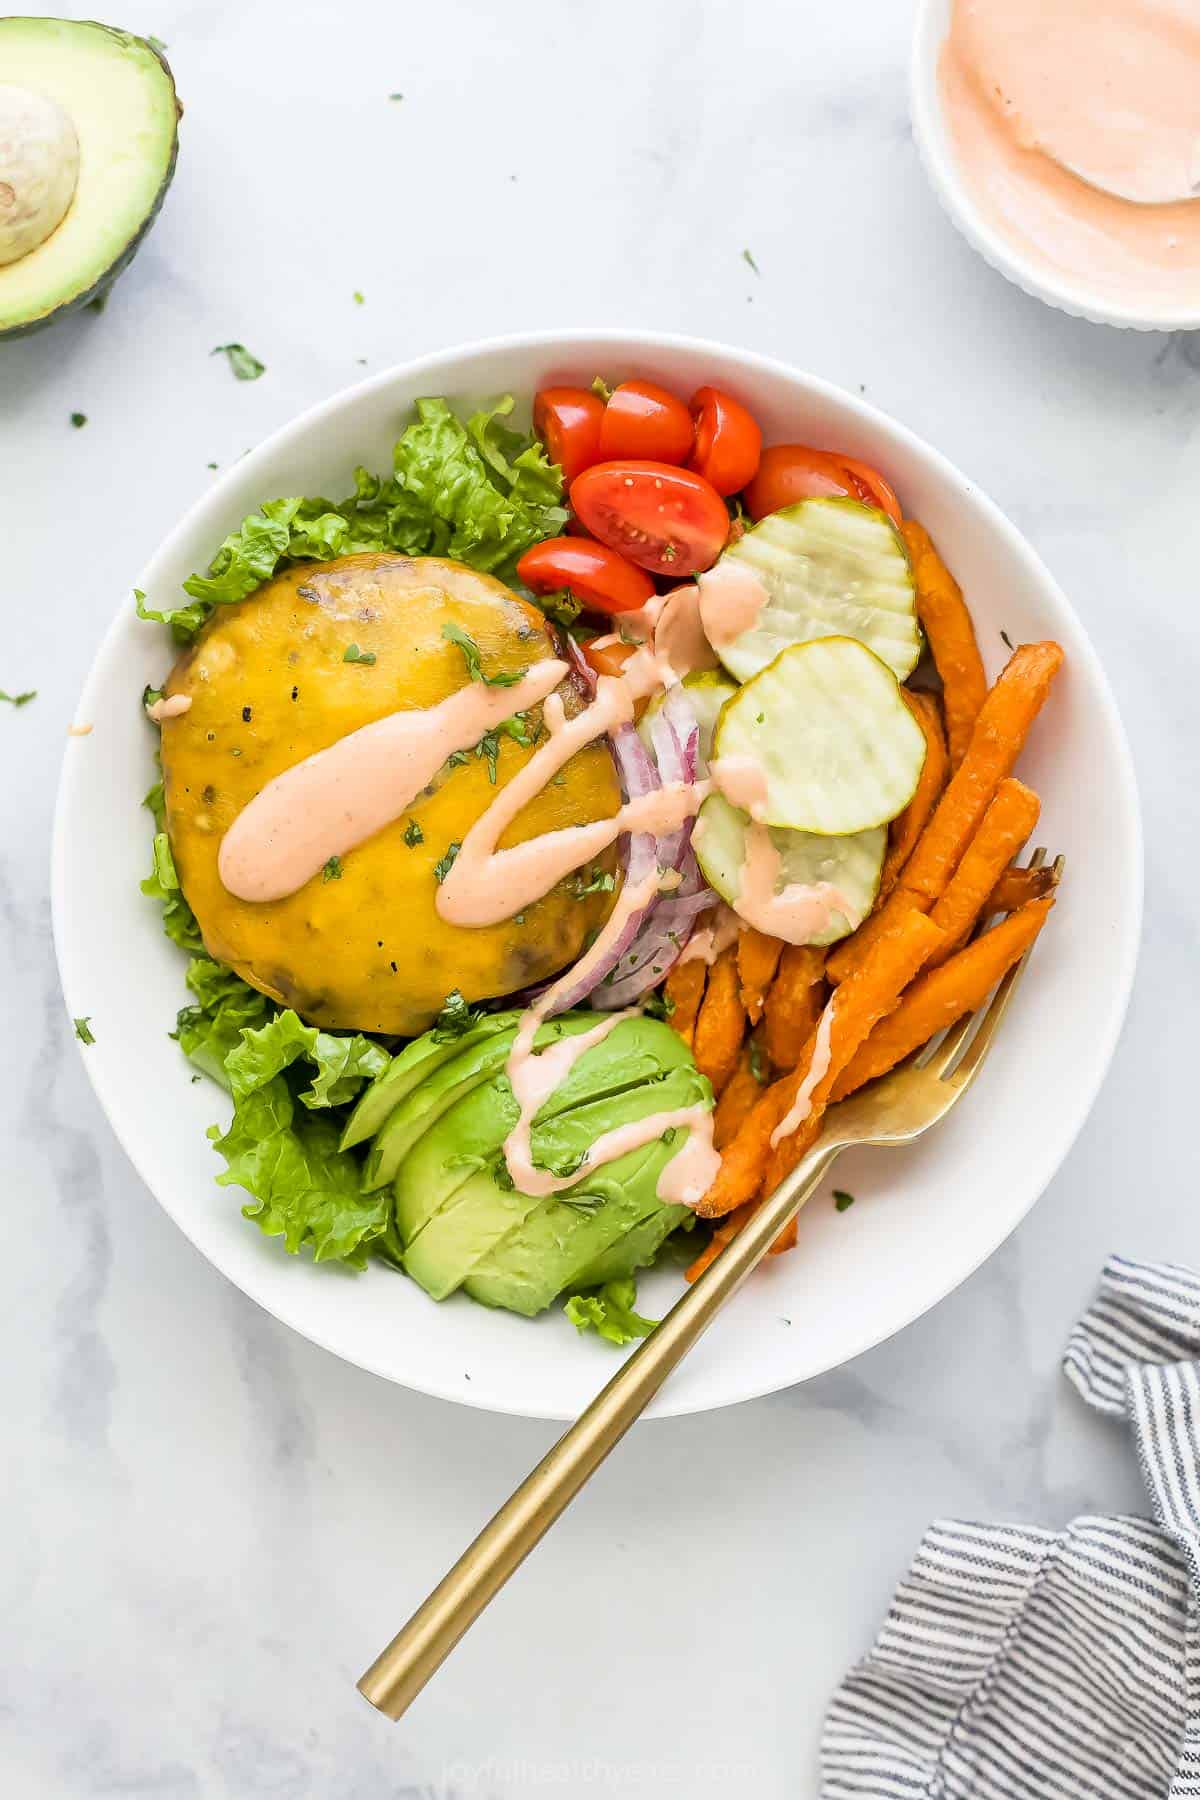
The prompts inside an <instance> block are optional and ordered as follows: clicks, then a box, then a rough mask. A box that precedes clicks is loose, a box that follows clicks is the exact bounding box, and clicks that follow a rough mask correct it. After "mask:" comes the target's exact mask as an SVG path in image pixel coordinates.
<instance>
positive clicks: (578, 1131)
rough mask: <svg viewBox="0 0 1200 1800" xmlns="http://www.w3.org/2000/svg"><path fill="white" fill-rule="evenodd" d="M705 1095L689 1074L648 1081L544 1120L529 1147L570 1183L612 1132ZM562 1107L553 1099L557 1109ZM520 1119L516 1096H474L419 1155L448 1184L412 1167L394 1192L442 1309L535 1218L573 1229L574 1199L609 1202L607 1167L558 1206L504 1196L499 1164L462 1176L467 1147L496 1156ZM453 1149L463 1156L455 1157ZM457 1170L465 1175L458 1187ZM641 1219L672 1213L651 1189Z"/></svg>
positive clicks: (500, 1088)
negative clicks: (570, 1175) (435, 1158)
mask: <svg viewBox="0 0 1200 1800" xmlns="http://www.w3.org/2000/svg"><path fill="white" fill-rule="evenodd" d="M564 1085H565V1084H564ZM707 1092H708V1090H707V1085H706V1083H705V1082H704V1080H703V1078H702V1077H701V1076H700V1075H698V1074H697V1073H696V1071H695V1070H694V1069H692V1068H689V1067H683V1068H679V1069H675V1070H672V1071H671V1072H670V1073H669V1074H668V1076H667V1078H666V1079H665V1080H664V1081H659V1082H645V1081H643V1082H641V1083H639V1084H638V1085H636V1086H633V1087H627V1088H623V1089H621V1090H620V1091H619V1092H617V1093H613V1092H608V1093H605V1094H602V1095H599V1096H598V1097H597V1098H596V1099H595V1100H593V1101H592V1103H591V1104H589V1105H582V1106H575V1107H571V1108H569V1109H568V1110H564V1111H562V1112H555V1113H553V1114H549V1115H547V1114H545V1112H543V1113H540V1114H539V1115H538V1122H537V1123H536V1124H535V1125H534V1127H533V1132H532V1138H531V1148H532V1152H533V1159H534V1162H535V1164H537V1165H538V1166H539V1167H541V1166H545V1167H548V1168H550V1169H557V1170H561V1171H562V1172H563V1173H564V1174H565V1173H567V1172H569V1171H570V1170H571V1168H572V1167H573V1166H574V1165H576V1164H578V1163H579V1162H580V1160H581V1159H582V1158H583V1156H584V1155H585V1154H586V1152H587V1151H588V1150H590V1149H591V1147H592V1145H593V1144H594V1143H595V1142H596V1139H597V1138H598V1137H600V1136H601V1135H602V1133H603V1132H605V1131H608V1130H611V1129H612V1128H613V1126H614V1125H617V1124H632V1123H634V1122H635V1121H637V1120H640V1119H645V1118H648V1117H649V1116H650V1115H652V1114H654V1113H660V1112H669V1111H673V1110H674V1109H675V1108H676V1107H680V1106H690V1105H693V1104H694V1103H695V1102H696V1101H698V1100H702V1099H705V1098H706V1097H707ZM556 1098H557V1096H552V1099H556ZM516 1119H517V1105H516V1101H515V1100H514V1099H513V1098H512V1095H511V1093H510V1092H508V1089H507V1083H504V1084H501V1083H498V1082H497V1083H491V1084H489V1085H488V1086H486V1087H482V1088H478V1089H476V1090H475V1092H474V1093H472V1094H470V1095H468V1096H467V1098H466V1099H465V1100H463V1101H461V1102H460V1104H459V1105H458V1106H457V1107H455V1108H454V1110H453V1112H452V1113H450V1114H448V1115H447V1116H446V1117H445V1118H444V1119H443V1120H442V1121H441V1122H440V1123H439V1125H438V1127H437V1128H436V1130H435V1131H434V1132H431V1133H430V1134H429V1137H430V1139H433V1140H435V1141H434V1143H433V1145H432V1146H431V1145H430V1144H429V1140H426V1143H425V1144H423V1145H422V1146H421V1149H422V1150H424V1151H425V1152H426V1155H425V1156H422V1157H421V1159H420V1160H421V1163H422V1165H424V1164H425V1163H426V1161H427V1159H428V1156H429V1153H430V1151H431V1150H432V1152H433V1154H435V1155H441V1156H442V1157H443V1158H447V1159H448V1160H447V1161H443V1163H442V1167H441V1178H440V1181H439V1178H438V1172H437V1171H435V1170H434V1169H432V1168H428V1167H424V1166H422V1167H421V1168H419V1169H418V1171H417V1172H416V1174H415V1176H410V1175H409V1173H408V1165H407V1164H406V1165H405V1168H404V1169H403V1170H402V1171H401V1178H400V1179H398V1180H397V1182H396V1188H395V1194H396V1210H395V1217H396V1224H397V1230H398V1233H399V1235H400V1236H401V1237H402V1238H404V1239H405V1242H406V1244H407V1248H406V1249H405V1252H404V1266H405V1268H406V1269H407V1271H408V1273H409V1274H410V1275H411V1276H412V1277H413V1279H414V1280H415V1281H417V1282H419V1283H420V1285H421V1286H422V1287H423V1288H425V1290H426V1292H427V1293H430V1294H432V1295H433V1298H434V1299H435V1300H441V1299H444V1298H445V1297H446V1295H447V1294H450V1293H453V1291H454V1290H455V1288H457V1287H460V1286H461V1285H462V1283H463V1282H464V1281H465V1280H466V1278H467V1276H468V1275H469V1274H470V1273H471V1271H472V1269H473V1268H474V1267H476V1266H477V1265H478V1264H479V1263H480V1262H481V1260H482V1259H483V1258H484V1257H485V1256H487V1255H489V1254H490V1253H491V1252H492V1251H493V1250H494V1249H496V1248H497V1246H501V1244H502V1240H503V1241H504V1242H507V1240H508V1238H509V1236H510V1234H513V1233H515V1234H517V1235H518V1236H519V1234H520V1231H521V1228H522V1227H523V1226H524V1224H525V1222H526V1220H527V1219H528V1218H529V1216H530V1215H531V1214H532V1213H533V1212H535V1211H536V1210H539V1209H543V1208H549V1209H551V1210H556V1211H557V1213H558V1214H559V1215H561V1222H562V1223H563V1224H564V1225H568V1226H569V1225H573V1224H574V1223H575V1222H576V1221H577V1220H578V1218H579V1217H580V1210H581V1209H580V1207H579V1206H572V1205H571V1204H570V1197H571V1195H572V1194H580V1195H584V1196H586V1194H587V1192H588V1191H589V1190H591V1191H592V1192H595V1191H597V1190H599V1191H602V1192H603V1193H605V1194H606V1195H610V1194H611V1191H612V1190H611V1188H610V1166H609V1165H605V1166H604V1167H603V1168H602V1169H600V1170H597V1171H596V1173H595V1175H592V1176H589V1175H588V1174H587V1173H583V1174H581V1175H580V1178H579V1181H578V1182H577V1183H576V1184H575V1186H574V1187H573V1188H571V1189H568V1190H565V1192H564V1196H563V1197H560V1198H557V1199H556V1198H554V1197H551V1198H549V1199H537V1198H534V1197H531V1196H530V1195H527V1194H523V1193H521V1192H519V1191H514V1190H512V1189H506V1188H504V1187H502V1186H500V1185H499V1183H498V1182H497V1180H496V1175H497V1174H498V1173H499V1171H500V1158H499V1156H495V1157H494V1158H493V1160H492V1162H491V1164H490V1165H489V1166H488V1167H487V1168H485V1169H483V1170H478V1169H476V1170H472V1169H471V1168H470V1166H469V1165H468V1166H467V1167H463V1164H462V1160H461V1159H464V1153H465V1155H466V1156H468V1157H469V1156H470V1154H471V1152H470V1151H469V1150H468V1149H467V1147H468V1146H473V1147H477V1149H478V1151H479V1152H480V1153H483V1154H486V1153H487V1148H488V1146H494V1147H495V1149H496V1150H497V1151H498V1150H499V1147H500V1146H501V1145H502V1144H503V1142H504V1139H505V1137H507V1135H508V1133H509V1131H511V1129H512V1127H513V1125H514V1124H515V1123H516ZM438 1140H441V1141H440V1142H439V1141H438ZM455 1145H457V1146H458V1150H457V1152H455V1150H453V1149H452V1146H455ZM648 1148H649V1147H648V1146H642V1149H641V1151H638V1152H630V1155H631V1156H638V1155H641V1154H644V1153H645V1152H646V1150H647V1149H648ZM410 1160H411V1159H410ZM626 1160H627V1159H626ZM456 1161H458V1165H459V1167H460V1168H462V1173H461V1174H460V1175H459V1176H458V1178H457V1180H456V1179H455V1167H454V1165H455V1162H456ZM612 1166H613V1167H615V1166H616V1165H615V1164H614V1165H612ZM405 1178H406V1179H405ZM434 1196H436V1198H433V1197H434ZM431 1198H432V1203H431ZM643 1210H645V1211H647V1212H649V1211H654V1212H662V1211H663V1210H664V1209H663V1208H662V1207H661V1206H660V1204H659V1201H658V1198H657V1196H656V1194H655V1193H654V1191H653V1189H651V1190H650V1193H649V1201H648V1204H646V1205H645V1206H644V1209H643ZM669 1210H672V1211H674V1210H675V1209H669ZM418 1216H423V1223H421V1224H419V1225H417V1226H416V1229H413V1226H414V1221H415V1220H416V1219H417V1218H418ZM628 1223H629V1221H626V1224H628ZM668 1229H669V1227H668ZM554 1275H555V1271H554V1268H553V1267H552V1266H550V1265H547V1269H546V1279H547V1281H552V1280H553V1279H554ZM570 1279H571V1277H570V1274H569V1273H568V1274H567V1275H565V1276H564V1277H563V1280H562V1281H561V1282H559V1283H558V1285H557V1286H556V1287H554V1288H553V1290H552V1292H551V1298H553V1294H554V1293H556V1292H557V1291H558V1288H559V1287H562V1286H565V1285H566V1282H567V1281H569V1280H570ZM547 1304H548V1302H547ZM538 1310H540V1308H539V1309H538Z"/></svg>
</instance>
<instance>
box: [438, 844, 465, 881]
mask: <svg viewBox="0 0 1200 1800" xmlns="http://www.w3.org/2000/svg"><path fill="white" fill-rule="evenodd" d="M461 849H462V845H461V843H459V841H458V839H457V838H456V839H455V840H454V842H453V843H451V844H447V845H446V854H445V856H439V858H438V860H437V861H436V862H435V863H434V865H433V879H434V880H435V881H436V882H437V884H438V886H439V887H440V886H441V885H442V882H443V881H445V879H446V877H447V875H448V874H449V873H450V871H451V869H452V868H453V867H454V859H455V857H456V856H457V855H458V853H459V851H460V850H461Z"/></svg>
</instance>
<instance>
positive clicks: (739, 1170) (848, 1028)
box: [696, 911, 942, 1219]
mask: <svg viewBox="0 0 1200 1800" xmlns="http://www.w3.org/2000/svg"><path fill="white" fill-rule="evenodd" d="M941 942H942V934H941V932H940V931H939V930H938V928H937V926H936V925H932V924H930V922H929V920H928V919H927V918H926V917H925V915H924V914H923V913H920V912H915V911H913V912H910V913H908V914H906V915H905V916H904V918H902V919H901V920H900V921H899V922H898V923H897V925H896V926H895V928H894V929H893V930H891V931H889V932H887V933H885V935H884V936H883V937H882V938H881V939H880V940H879V942H878V943H877V944H876V946H875V948H874V949H873V951H872V953H871V955H870V956H869V957H867V959H866V960H865V962H864V963H863V965H862V967H861V968H860V969H858V970H857V971H856V972H855V974H854V975H853V976H852V977H851V978H850V980H849V981H847V982H846V983H845V985H844V986H843V988H842V990H841V991H840V992H839V993H838V994H837V995H836V996H835V998H834V1000H833V1001H831V1002H830V1008H832V1016H831V1018H830V1023H829V1026H828V1031H827V1038H826V1048H827V1050H828V1061H827V1063H826V1066H825V1068H824V1070H823V1072H822V1074H821V1075H820V1077H819V1079H818V1080H817V1081H816V1082H815V1084H814V1085H813V1086H812V1090H811V1093H810V1094H809V1099H808V1109H807V1112H806V1114H805V1116H804V1118H803V1120H802V1121H799V1123H798V1129H797V1130H796V1131H794V1132H793V1133H792V1135H791V1136H789V1137H785V1138H783V1139H781V1141H780V1143H779V1144H778V1146H773V1145H772V1141H771V1140H772V1137H773V1136H774V1134H775V1132H776V1130H777V1128H778V1127H779V1126H780V1125H781V1124H783V1123H785V1122H786V1119H787V1115H788V1114H789V1112H790V1111H791V1110H792V1109H793V1108H794V1107H795V1106H796V1105H797V1104H798V1097H799V1095H800V1090H801V1089H802V1088H803V1087H804V1086H805V1084H806V1080H807V1077H808V1073H809V1069H810V1067H811V1065H812V1058H813V1056H814V1054H815V1053H816V1052H817V1049H818V1045H819V1044H820V1042H821V1025H820V1024H818V1026H817V1029H816V1030H815V1031H814V1032H813V1033H812V1036H811V1037H810V1039H809V1043H808V1047H807V1049H806V1050H805V1053H804V1055H803V1056H802V1057H801V1059H800V1061H799V1063H798V1065H797V1067H796V1068H795V1069H793V1070H792V1071H791V1073H790V1074H788V1075H785V1076H783V1077H782V1078H781V1079H780V1080H779V1081H776V1082H773V1083H772V1085H771V1086H770V1087H769V1088H767V1089H765V1090H764V1092H763V1093H762V1095H761V1096H760V1098H759V1099H758V1100H757V1101H756V1103H755V1104H754V1106H753V1107H752V1108H751V1110H750V1112H749V1113H748V1114H747V1116H746V1118H745V1119H744V1120H743V1122H742V1125H741V1127H740V1128H739V1130H738V1132H737V1135H736V1136H735V1137H734V1138H733V1140H732V1142H731V1143H730V1144H729V1145H728V1146H727V1147H726V1149H725V1151H724V1153H723V1155H722V1157H721V1167H720V1169H719V1171H718V1173H717V1178H716V1180H715V1181H714V1182H713V1184H712V1186H711V1187H710V1188H709V1190H708V1192H707V1194H705V1196H704V1198H703V1199H702V1200H701V1202H700V1204H699V1206H698V1207H697V1208H696V1210H697V1212H698V1213H699V1214H700V1216H701V1218H705V1219H714V1218H722V1217H724V1215H725V1214H726V1213H731V1212H733V1211H734V1209H735V1208H736V1207H739V1206H743V1205H745V1204H746V1202H747V1201H749V1200H752V1199H753V1198H754V1197H755V1195H756V1194H757V1193H758V1192H759V1191H760V1189H762V1188H763V1187H764V1185H765V1186H766V1188H767V1191H768V1192H769V1191H770V1189H771V1188H772V1187H775V1186H776V1185H777V1184H778V1182H779V1181H780V1180H781V1179H782V1177H783V1175H785V1174H786V1173H787V1172H788V1169H790V1168H791V1167H793V1166H794V1163H795V1161H796V1160H798V1157H799V1155H801V1154H803V1151H804V1149H806V1148H807V1144H808V1142H810V1141H811V1139H809V1138H808V1137H807V1133H808V1132H809V1130H810V1129H813V1130H815V1129H816V1128H819V1122H820V1116H821V1113H822V1111H823V1110H824V1106H825V1102H826V1100H827V1098H828V1095H829V1092H830V1089H831V1088H832V1086H833V1084H834V1082H835V1081H836V1080H837V1078H838V1076H839V1075H840V1073H841V1071H842V1070H843V1069H844V1068H845V1067H846V1064H847V1063H848V1062H849V1061H850V1060H851V1058H852V1057H853V1056H854V1055H855V1054H856V1052H857V1050H858V1047H859V1045H860V1044H861V1043H862V1042H863V1040H864V1039H865V1038H866V1037H867V1036H868V1034H869V1033H870V1031H871V1030H872V1028H873V1027H874V1026H875V1025H876V1023H877V1022H878V1021H879V1020H880V1019H882V1018H884V1017H885V1016H886V1015H887V1014H888V1013H889V1012H891V1011H892V1009H893V1008H894V1007H895V1006H896V1005H897V1004H898V1003H899V1000H900V996H901V994H902V993H903V991H904V988H905V987H906V986H907V984H908V982H909V981H911V979H912V977H913V975H914V974H915V973H916V971H917V969H919V968H920V966H921V964H922V963H923V962H924V961H925V960H926V958H927V957H928V956H929V955H930V954H931V953H932V951H933V950H935V949H936V948H937V947H938V946H940V944H941ZM830 1008H826V1014H825V1016H826V1017H829V1016H830ZM801 1140H804V1141H803V1142H802V1141H801ZM798 1144H799V1149H797V1148H796V1146H797V1145H798ZM789 1159H790V1160H789ZM764 1172H765V1174H766V1182H765V1183H764Z"/></svg>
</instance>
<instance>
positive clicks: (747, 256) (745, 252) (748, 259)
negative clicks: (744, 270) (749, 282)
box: [742, 250, 762, 277]
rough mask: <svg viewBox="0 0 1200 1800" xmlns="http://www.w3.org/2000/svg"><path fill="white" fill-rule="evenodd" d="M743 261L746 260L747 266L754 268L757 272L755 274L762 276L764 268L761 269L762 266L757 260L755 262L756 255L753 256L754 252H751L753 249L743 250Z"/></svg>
mask: <svg viewBox="0 0 1200 1800" xmlns="http://www.w3.org/2000/svg"><path fill="white" fill-rule="evenodd" d="M742 261H743V262H744V263H745V264H746V266H747V267H748V268H751V269H753V270H754V273H755V274H756V275H758V276H760V277H761V275H762V270H761V269H760V268H759V266H758V264H757V263H756V262H755V260H754V256H753V254H752V253H751V251H749V250H743V251H742Z"/></svg>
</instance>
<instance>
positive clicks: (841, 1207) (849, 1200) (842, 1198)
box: [833, 1188, 854, 1212]
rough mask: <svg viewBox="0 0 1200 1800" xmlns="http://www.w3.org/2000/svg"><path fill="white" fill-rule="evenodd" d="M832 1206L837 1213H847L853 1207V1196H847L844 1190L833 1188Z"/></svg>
mask: <svg viewBox="0 0 1200 1800" xmlns="http://www.w3.org/2000/svg"><path fill="white" fill-rule="evenodd" d="M833 1204H834V1207H835V1209H836V1210H837V1211H838V1212H847V1211H849V1209H850V1207H852V1206H853V1205H854V1195H853V1194H848V1193H847V1192H846V1190H845V1188H834V1190H833Z"/></svg>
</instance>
